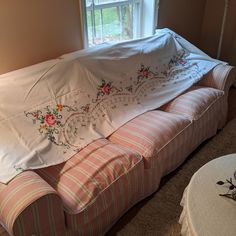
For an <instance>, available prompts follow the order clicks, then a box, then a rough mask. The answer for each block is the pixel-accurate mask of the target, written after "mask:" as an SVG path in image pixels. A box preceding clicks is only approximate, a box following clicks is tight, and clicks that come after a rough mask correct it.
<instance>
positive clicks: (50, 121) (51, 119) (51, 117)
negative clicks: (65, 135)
mask: <svg viewBox="0 0 236 236" xmlns="http://www.w3.org/2000/svg"><path fill="white" fill-rule="evenodd" d="M45 120H46V122H47V124H48V125H50V126H52V125H55V124H56V119H55V116H54V115H53V114H47V115H46V116H45Z"/></svg>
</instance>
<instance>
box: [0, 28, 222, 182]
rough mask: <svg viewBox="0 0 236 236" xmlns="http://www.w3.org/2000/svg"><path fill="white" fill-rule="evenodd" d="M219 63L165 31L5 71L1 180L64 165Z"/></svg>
mask: <svg viewBox="0 0 236 236" xmlns="http://www.w3.org/2000/svg"><path fill="white" fill-rule="evenodd" d="M219 63H220V62H219V61H217V60H214V59H212V58H210V57H209V56H207V55H206V54H204V53H203V52H201V51H200V50H199V49H197V48H196V47H194V46H193V45H192V44H190V43H189V42H187V41H186V40H184V39H183V38H181V37H180V36H179V35H177V34H175V33H174V32H172V31H170V30H168V29H164V30H159V31H158V33H157V35H155V36H153V37H148V38H145V39H139V40H134V41H130V42H124V43H119V44H104V45H101V46H98V47H96V48H91V49H87V50H83V51H78V52H75V53H71V54H68V55H64V56H62V57H61V58H58V59H55V60H51V61H48V62H45V63H41V64H39V65H35V66H31V67H29V68H26V69H23V70H19V71H16V72H12V73H8V74H5V75H1V76H0V133H1V135H0V182H2V183H7V182H8V181H10V180H11V179H12V178H13V177H14V176H16V175H17V174H18V173H20V172H22V171H24V170H27V169H36V168H42V167H46V166H50V165H55V164H59V163H62V162H64V161H66V160H68V159H69V158H70V157H72V156H73V155H74V154H75V153H76V152H78V150H80V149H81V148H83V147H84V146H86V145H87V144H89V143H90V142H92V141H93V140H96V139H98V138H103V137H107V136H108V135H110V134H111V133H112V132H114V131H115V130H116V129H117V128H119V127H120V126H121V125H123V124H124V123H126V122H127V121H129V120H131V119H132V118H134V117H136V116H137V115H140V114H142V113H144V112H145V111H148V110H152V109H156V108H158V107H160V106H161V105H163V104H165V103H166V102H168V101H170V100H171V99H173V98H174V97H176V96H177V95H179V94H180V93H182V92H183V91H185V90H186V89H188V88H189V87H191V86H192V85H193V84H194V83H196V82H198V81H199V80H200V79H201V78H202V76H203V75H204V74H206V73H207V72H208V71H209V70H211V69H212V68H213V67H214V66H216V65H217V64H219Z"/></svg>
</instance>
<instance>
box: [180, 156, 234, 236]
mask: <svg viewBox="0 0 236 236" xmlns="http://www.w3.org/2000/svg"><path fill="white" fill-rule="evenodd" d="M235 171H236V154H235V153H234V154H231V155H227V156H223V157H220V158H217V159H214V160H212V161H210V162H208V163H207V164H205V165H204V166H203V167H202V168H200V169H199V170H198V171H197V172H196V173H195V174H194V175H193V177H192V179H191V181H190V183H189V185H188V186H187V188H186V189H185V191H184V195H183V198H182V201H181V205H182V206H183V211H182V213H181V216H180V220H179V222H180V223H181V225H182V228H181V235H183V236H203V235H204V236H213V235H214V236H226V235H227V236H235V235H236V224H235V218H236V201H233V200H232V199H229V198H226V197H221V196H219V194H225V193H229V192H232V191H228V190H229V186H230V185H227V184H225V185H223V186H222V185H217V184H216V183H217V182H218V181H223V182H226V179H228V180H229V179H230V178H232V179H233V182H234V183H235V182H236V181H235V180H234V177H233V175H234V172H235ZM233 191H235V189H234V190H233Z"/></svg>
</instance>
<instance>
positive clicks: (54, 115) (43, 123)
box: [25, 50, 188, 149]
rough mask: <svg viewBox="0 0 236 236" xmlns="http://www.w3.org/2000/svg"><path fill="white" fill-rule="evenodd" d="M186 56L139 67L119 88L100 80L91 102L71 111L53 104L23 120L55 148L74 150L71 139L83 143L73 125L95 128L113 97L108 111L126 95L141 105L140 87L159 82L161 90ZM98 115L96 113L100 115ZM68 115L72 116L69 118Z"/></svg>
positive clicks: (184, 62)
mask: <svg viewBox="0 0 236 236" xmlns="http://www.w3.org/2000/svg"><path fill="white" fill-rule="evenodd" d="M186 55H187V54H186V52H185V51H184V50H182V51H179V52H178V53H177V54H176V55H175V56H174V57H173V58H172V59H171V60H170V61H169V63H167V64H164V65H162V67H155V69H152V68H151V67H150V66H145V65H144V64H141V65H140V68H139V69H138V70H137V73H136V76H135V77H130V78H129V79H127V80H126V81H122V82H120V85H119V87H116V86H115V85H114V84H113V82H112V81H105V80H104V79H102V80H101V84H100V85H99V86H98V87H97V93H96V94H95V96H92V95H88V98H89V100H90V101H89V103H87V104H85V105H81V106H80V107H77V108H72V107H70V106H67V105H64V104H56V106H55V107H53V108H51V107H50V106H46V107H45V108H43V109H41V110H36V111H33V112H25V115H26V117H29V118H31V119H32V121H33V123H34V124H37V125H38V130H39V132H40V133H41V134H44V135H46V136H47V138H48V140H50V141H51V142H52V143H54V144H55V145H58V146H63V147H65V148H66V149H69V148H72V147H76V145H74V144H73V142H74V141H73V140H74V138H75V140H76V138H77V137H78V138H79V139H80V140H82V139H83V137H80V136H79V135H80V134H79V129H78V127H76V126H75V124H76V125H78V126H81V127H82V126H84V127H86V126H87V125H88V124H91V123H92V125H93V126H94V127H95V126H96V119H97V114H98V115H101V116H103V117H104V116H105V114H103V113H102V114H99V113H96V111H98V110H99V108H98V107H99V106H98V104H101V102H102V101H103V100H106V99H107V97H111V96H113V97H114V102H113V103H112V102H111V103H109V104H111V106H110V108H111V109H116V108H117V106H116V105H115V103H116V102H117V101H119V99H118V98H119V96H118V97H116V95H120V96H122V97H125V96H126V95H129V98H130V97H132V95H133V96H134V97H136V99H133V100H129V102H130V101H135V102H137V104H140V96H139V94H138V93H137V91H141V93H142V96H144V97H145V96H148V93H147V92H146V91H145V90H146V89H148V88H147V87H146V88H145V89H143V85H144V84H146V82H148V81H157V82H158V83H159V81H161V80H162V85H161V86H163V87H164V86H166V84H165V82H166V81H169V80H171V79H172V80H173V79H174V78H172V77H173V76H172V74H171V73H172V72H171V71H172V70H171V69H172V67H176V66H181V67H185V66H186V65H188V61H187V60H186V59H185V58H186ZM160 68H161V69H160ZM158 83H157V84H158ZM154 84H155V83H154ZM148 86H149V85H148ZM150 86H152V88H151V91H153V90H155V87H153V84H152V85H150ZM154 86H155V85H154ZM140 88H142V89H140ZM130 95H131V96H130ZM110 101H111V100H110ZM110 101H109V102H110ZM129 102H126V101H125V100H124V102H123V105H124V106H128V105H129ZM75 104H77V101H75ZM96 107H97V108H96ZM96 109H97V110H96ZM101 111H102V109H101ZM101 111H100V110H99V112H101ZM93 112H94V113H93ZM68 113H71V114H70V115H68ZM94 114H96V115H94ZM61 134H63V135H64V136H63V137H64V139H63V140H65V141H60V140H61V137H62V136H61ZM65 135H66V136H65ZM71 138H72V139H73V140H72V141H71V140H70V139H71Z"/></svg>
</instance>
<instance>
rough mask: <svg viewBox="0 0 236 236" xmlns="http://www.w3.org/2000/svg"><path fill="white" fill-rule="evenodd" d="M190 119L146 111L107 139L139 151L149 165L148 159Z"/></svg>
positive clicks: (182, 128)
mask: <svg viewBox="0 0 236 236" xmlns="http://www.w3.org/2000/svg"><path fill="white" fill-rule="evenodd" d="M190 124H191V121H190V120H189V119H187V118H186V117H184V116H181V115H176V114H172V113H167V112H163V111H159V110H156V111H150V112H146V113H144V114H142V115H140V116H138V117H136V118H134V119H133V120H131V121H129V122H128V123H126V124H125V125H123V126H122V127H121V128H119V129H118V130H117V131H116V132H114V133H113V134H112V135H111V136H110V137H109V140H110V141H112V142H114V143H118V144H120V145H122V146H125V147H128V148H131V149H132V150H135V151H136V152H138V153H140V154H141V155H142V156H143V157H144V159H145V163H144V164H145V167H146V168H147V167H149V164H148V162H149V159H150V158H151V157H153V156H155V155H156V154H157V153H158V152H159V151H160V150H161V149H162V148H163V147H165V146H166V145H167V144H168V143H169V142H171V141H172V140H173V139H174V138H175V137H176V136H178V135H179V134H180V133H181V132H183V131H184V130H185V128H186V127H188V126H189V125H190Z"/></svg>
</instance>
